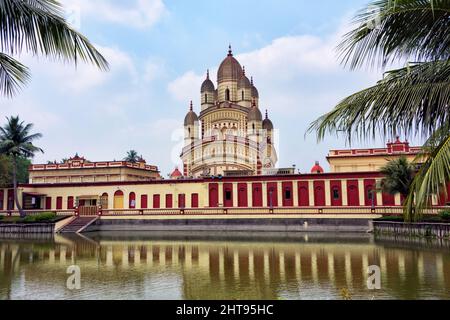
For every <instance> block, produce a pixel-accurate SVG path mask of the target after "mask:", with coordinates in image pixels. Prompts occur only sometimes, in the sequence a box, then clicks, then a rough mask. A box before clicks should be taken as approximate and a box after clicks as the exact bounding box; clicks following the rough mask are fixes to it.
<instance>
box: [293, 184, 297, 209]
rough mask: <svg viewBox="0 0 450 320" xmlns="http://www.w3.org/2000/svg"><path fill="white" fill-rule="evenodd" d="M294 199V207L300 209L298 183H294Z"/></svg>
mask: <svg viewBox="0 0 450 320" xmlns="http://www.w3.org/2000/svg"><path fill="white" fill-rule="evenodd" d="M292 197H293V200H294V201H293V204H294V207H298V181H293V182H292Z"/></svg>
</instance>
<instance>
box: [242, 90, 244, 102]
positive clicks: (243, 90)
mask: <svg viewBox="0 0 450 320" xmlns="http://www.w3.org/2000/svg"><path fill="white" fill-rule="evenodd" d="M242 100H244V90H242Z"/></svg>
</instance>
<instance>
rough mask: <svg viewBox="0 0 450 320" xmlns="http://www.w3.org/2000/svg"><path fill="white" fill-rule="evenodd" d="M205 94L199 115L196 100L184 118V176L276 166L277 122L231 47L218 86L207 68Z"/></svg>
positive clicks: (248, 172)
mask: <svg viewBox="0 0 450 320" xmlns="http://www.w3.org/2000/svg"><path fill="white" fill-rule="evenodd" d="M200 94H201V110H200V113H199V114H197V113H196V112H195V111H194V106H193V105H192V102H191V104H190V107H189V111H188V113H187V114H186V117H185V119H184V131H185V143H184V148H183V150H182V153H181V158H182V161H183V174H184V176H185V177H191V178H193V177H206V176H218V175H227V173H228V174H229V173H231V172H235V173H236V172H241V173H244V174H246V175H261V174H263V173H264V170H268V169H272V168H274V167H275V166H276V163H277V154H276V150H275V146H274V143H273V131H274V126H273V123H272V121H271V120H270V119H269V116H268V111H267V110H266V112H265V117H263V115H262V112H261V110H260V101H259V92H258V90H257V89H256V87H255V85H254V84H253V78H251V79H249V78H248V77H247V75H246V71H245V68H244V67H242V66H241V64H240V63H239V61H237V60H236V58H235V57H234V56H233V53H232V51H231V47H230V49H229V51H228V55H227V56H226V58H225V59H224V60H223V61H222V63H221V64H220V67H219V70H218V72H217V87H216V86H215V85H214V83H213V82H212V81H211V79H210V77H209V71H208V72H207V74H206V79H205V81H204V82H203V84H202V86H201V89H200Z"/></svg>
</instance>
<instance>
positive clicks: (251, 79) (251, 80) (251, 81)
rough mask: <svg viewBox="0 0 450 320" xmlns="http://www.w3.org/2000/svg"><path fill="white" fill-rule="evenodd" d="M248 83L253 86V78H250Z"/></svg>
mask: <svg viewBox="0 0 450 320" xmlns="http://www.w3.org/2000/svg"><path fill="white" fill-rule="evenodd" d="M250 83H251V84H252V85H253V76H251V77H250Z"/></svg>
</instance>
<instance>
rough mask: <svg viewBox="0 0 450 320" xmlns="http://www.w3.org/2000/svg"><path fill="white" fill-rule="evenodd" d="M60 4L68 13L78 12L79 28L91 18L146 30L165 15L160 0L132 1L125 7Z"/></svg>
mask: <svg viewBox="0 0 450 320" xmlns="http://www.w3.org/2000/svg"><path fill="white" fill-rule="evenodd" d="M62 2H63V4H64V5H65V7H66V8H67V9H68V10H69V11H76V12H79V15H80V19H81V21H80V25H81V26H82V23H83V19H85V18H87V17H90V18H91V17H92V18H95V19H98V20H102V21H106V22H111V23H117V24H121V25H124V26H128V27H133V28H137V29H147V28H150V27H152V26H154V25H155V24H156V23H157V22H158V21H159V20H160V19H161V17H162V16H163V15H164V14H165V13H166V7H165V5H164V3H163V1H162V0H134V1H127V3H126V5H118V4H117V3H113V2H112V1H107V0H63V1H62ZM130 2H131V3H130Z"/></svg>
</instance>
